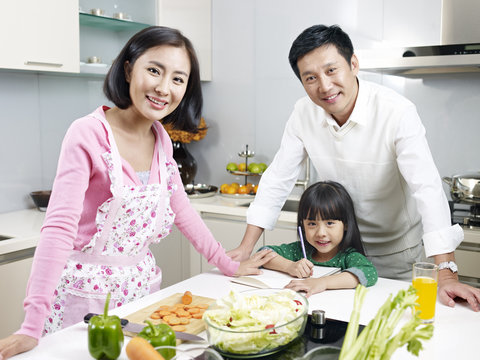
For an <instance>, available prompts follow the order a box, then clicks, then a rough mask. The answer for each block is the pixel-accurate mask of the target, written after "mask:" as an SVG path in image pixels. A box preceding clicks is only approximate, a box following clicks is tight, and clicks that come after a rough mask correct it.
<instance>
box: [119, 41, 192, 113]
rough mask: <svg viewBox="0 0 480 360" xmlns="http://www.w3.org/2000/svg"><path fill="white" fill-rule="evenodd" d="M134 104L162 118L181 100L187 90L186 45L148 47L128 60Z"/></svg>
mask: <svg viewBox="0 0 480 360" xmlns="http://www.w3.org/2000/svg"><path fill="white" fill-rule="evenodd" d="M125 73H126V74H127V76H126V77H127V82H128V83H129V84H130V98H131V99H132V104H133V108H134V109H135V110H136V111H137V112H138V114H139V116H140V117H143V118H145V119H148V120H150V121H156V120H160V119H163V118H164V117H165V116H167V115H169V114H171V113H172V112H173V111H174V110H175V109H176V108H177V106H178V104H180V102H181V101H182V99H183V96H184V95H185V91H186V90H187V84H188V77H189V75H190V59H189V57H188V54H187V51H186V50H185V49H184V48H183V47H174V46H170V45H161V46H157V47H153V48H150V49H148V50H147V51H146V52H145V53H143V54H142V55H141V56H139V57H138V59H137V60H136V61H135V63H134V64H133V66H131V65H130V64H129V63H128V62H127V63H125Z"/></svg>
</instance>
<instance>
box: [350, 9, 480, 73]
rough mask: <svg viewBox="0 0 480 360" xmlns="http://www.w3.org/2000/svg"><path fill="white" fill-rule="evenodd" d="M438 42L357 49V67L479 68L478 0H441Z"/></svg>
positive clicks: (419, 70)
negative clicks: (358, 65) (358, 62)
mask: <svg viewBox="0 0 480 360" xmlns="http://www.w3.org/2000/svg"><path fill="white" fill-rule="evenodd" d="M440 1H441V21H440V31H439V35H440V36H439V44H437V45H431V46H410V47H399V48H387V49H385V48H382V49H369V50H359V51H356V54H357V56H358V57H359V60H360V70H363V71H375V72H382V73H386V74H392V75H401V76H417V75H425V74H439V73H465V72H480V25H479V21H480V20H479V19H480V0H440Z"/></svg>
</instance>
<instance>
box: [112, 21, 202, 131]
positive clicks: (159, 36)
mask: <svg viewBox="0 0 480 360" xmlns="http://www.w3.org/2000/svg"><path fill="white" fill-rule="evenodd" d="M161 45H170V46H175V47H179V48H181V47H183V48H184V49H185V50H186V52H187V54H188V57H189V59H190V76H189V78H188V83H187V89H186V91H185V95H184V97H183V99H182V101H181V102H180V104H179V105H178V107H177V108H176V109H175V110H174V111H173V112H172V113H171V114H169V115H168V116H166V117H165V118H163V119H162V123H164V124H168V123H171V124H172V125H173V127H174V128H175V129H181V130H185V131H189V132H197V131H198V127H197V126H198V123H199V121H200V117H201V113H202V105H203V97H202V88H201V85H200V66H199V64H198V59H197V55H196V53H195V50H194V48H193V45H192V43H191V42H190V40H188V39H187V38H186V37H185V36H183V35H182V33H181V32H180V31H178V30H176V29H172V28H168V27H164V26H151V27H148V28H146V29H143V30H141V31H139V32H138V33H136V34H135V35H134V36H133V37H132V38H131V39H130V40H128V42H127V43H126V44H125V46H124V47H123V49H122V50H121V51H120V53H119V54H118V56H117V58H116V59H115V60H114V62H113V64H112V67H111V68H110V70H109V71H108V74H107V76H106V78H105V82H104V83H103V92H104V93H105V96H106V97H107V99H108V100H110V101H112V102H113V103H114V104H115V105H116V106H118V107H119V108H120V109H126V108H128V107H129V106H130V105H132V99H131V98H130V85H129V83H128V82H127V80H126V76H125V75H126V74H125V62H126V61H128V63H129V64H130V65H131V66H133V64H134V63H135V61H136V60H137V59H138V58H139V57H140V56H141V55H143V54H144V53H145V52H146V51H147V50H149V49H151V48H153V47H157V46H161Z"/></svg>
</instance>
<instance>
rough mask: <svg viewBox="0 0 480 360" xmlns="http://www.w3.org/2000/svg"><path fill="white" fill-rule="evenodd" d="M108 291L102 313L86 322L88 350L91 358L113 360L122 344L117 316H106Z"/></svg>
mask: <svg viewBox="0 0 480 360" xmlns="http://www.w3.org/2000/svg"><path fill="white" fill-rule="evenodd" d="M110 296H111V295H110V293H108V295H107V299H106V300H105V308H104V311H103V315H97V316H94V317H92V318H91V319H90V321H89V323H88V351H89V352H90V355H92V357H93V358H95V359H97V360H99V359H102V360H103V359H106V360H115V359H117V358H118V357H119V356H120V353H121V352H122V346H123V331H122V324H121V321H120V318H119V317H118V316H108V304H109V303H110Z"/></svg>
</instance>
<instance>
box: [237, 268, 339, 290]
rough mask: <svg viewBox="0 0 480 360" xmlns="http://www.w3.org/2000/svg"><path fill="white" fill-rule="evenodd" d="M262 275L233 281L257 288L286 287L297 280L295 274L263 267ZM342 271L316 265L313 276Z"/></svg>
mask: <svg viewBox="0 0 480 360" xmlns="http://www.w3.org/2000/svg"><path fill="white" fill-rule="evenodd" d="M262 271H263V274H261V275H249V276H240V277H237V278H233V279H232V280H231V281H232V282H234V283H237V284H242V285H247V286H251V287H256V288H278V289H282V288H284V287H285V286H286V285H287V284H288V283H289V282H290V281H292V280H295V279H297V280H298V278H295V277H293V276H290V275H288V274H285V273H282V272H279V271H274V270H267V269H262ZM339 271H340V268H335V267H326V266H314V267H313V275H312V278H319V277H322V276H328V275H333V274H335V273H337V272H339Z"/></svg>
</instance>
